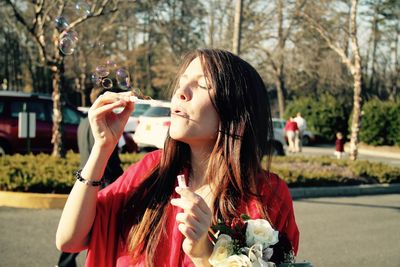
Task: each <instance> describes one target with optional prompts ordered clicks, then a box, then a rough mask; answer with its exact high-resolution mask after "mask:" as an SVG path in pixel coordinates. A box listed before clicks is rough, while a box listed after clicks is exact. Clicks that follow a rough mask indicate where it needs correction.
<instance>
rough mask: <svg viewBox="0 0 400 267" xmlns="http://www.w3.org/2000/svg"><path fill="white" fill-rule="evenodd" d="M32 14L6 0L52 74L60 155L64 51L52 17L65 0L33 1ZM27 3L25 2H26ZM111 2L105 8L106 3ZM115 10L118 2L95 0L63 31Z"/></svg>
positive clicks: (59, 12)
mask: <svg viewBox="0 0 400 267" xmlns="http://www.w3.org/2000/svg"><path fill="white" fill-rule="evenodd" d="M33 2H34V4H33V14H32V16H29V14H24V13H23V12H21V10H20V6H21V5H22V3H21V2H18V3H17V2H15V1H11V0H6V3H7V4H8V5H9V6H10V7H11V8H12V10H13V14H14V15H15V18H16V19H17V21H18V23H20V24H21V25H22V26H23V27H24V29H25V31H26V32H27V33H28V34H29V35H30V36H31V37H32V40H34V43H35V45H36V47H37V52H38V54H39V60H40V62H41V63H42V64H43V65H44V66H46V67H48V68H49V69H50V71H51V74H52V100H53V134H52V139H51V142H52V144H53V152H52V155H53V156H56V157H60V156H62V154H61V152H62V149H61V148H62V131H61V121H62V112H61V101H60V98H61V93H60V80H61V77H62V73H63V61H64V54H62V53H61V52H60V51H59V49H58V47H59V42H60V40H59V36H60V33H59V32H58V30H57V28H56V27H55V24H54V21H55V18H56V17H58V16H61V15H62V14H63V12H64V9H65V7H66V5H67V1H66V0H57V1H46V0H39V1H33ZM24 4H27V5H28V6H29V3H28V2H25V3H24ZM111 4H113V7H111V8H110V9H109V10H108V11H107V12H106V7H107V6H109V5H111ZM116 10H117V2H113V1H112V0H103V1H101V3H98V2H97V1H95V2H94V4H93V5H92V6H91V12H90V14H88V13H83V14H81V15H80V16H79V17H77V18H76V19H75V20H74V21H72V22H71V23H70V24H69V25H68V27H66V29H64V32H68V31H71V30H72V29H74V28H75V27H77V26H78V25H80V24H82V23H83V22H85V21H87V20H89V19H93V18H95V17H100V16H103V15H105V14H106V13H111V12H115V11H116Z"/></svg>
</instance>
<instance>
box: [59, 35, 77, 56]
mask: <svg viewBox="0 0 400 267" xmlns="http://www.w3.org/2000/svg"><path fill="white" fill-rule="evenodd" d="M75 46H76V43H75V41H73V40H71V38H68V37H64V38H61V40H60V44H59V48H60V51H61V52H62V53H63V54H64V55H72V53H74V51H75Z"/></svg>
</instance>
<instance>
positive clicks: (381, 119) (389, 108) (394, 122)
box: [360, 99, 400, 146]
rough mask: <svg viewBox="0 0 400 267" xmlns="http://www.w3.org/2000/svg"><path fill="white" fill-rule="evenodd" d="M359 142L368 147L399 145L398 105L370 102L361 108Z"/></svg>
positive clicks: (399, 115) (376, 101) (394, 103)
mask: <svg viewBox="0 0 400 267" xmlns="http://www.w3.org/2000/svg"><path fill="white" fill-rule="evenodd" d="M360 140H361V141H362V142H365V143H367V144H369V145H374V146H379V145H389V146H390V145H400V103H399V102H397V103H396V102H393V101H380V100H376V99H374V100H370V101H368V102H366V103H365V104H364V106H363V115H362V118H361V128H360Z"/></svg>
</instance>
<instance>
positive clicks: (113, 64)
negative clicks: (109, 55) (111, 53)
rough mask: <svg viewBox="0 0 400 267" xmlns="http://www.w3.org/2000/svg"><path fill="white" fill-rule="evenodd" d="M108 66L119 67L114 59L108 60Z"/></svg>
mask: <svg viewBox="0 0 400 267" xmlns="http://www.w3.org/2000/svg"><path fill="white" fill-rule="evenodd" d="M106 66H107V68H108V69H115V68H117V63H115V62H114V61H112V60H107V61H106Z"/></svg>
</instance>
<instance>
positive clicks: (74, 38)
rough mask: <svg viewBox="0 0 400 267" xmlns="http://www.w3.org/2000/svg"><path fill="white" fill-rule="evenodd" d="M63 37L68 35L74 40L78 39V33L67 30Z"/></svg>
mask: <svg viewBox="0 0 400 267" xmlns="http://www.w3.org/2000/svg"><path fill="white" fill-rule="evenodd" d="M63 37H68V38H70V39H71V40H73V41H75V42H76V41H78V33H77V32H76V31H74V30H70V31H67V32H66V33H65V34H64V35H63Z"/></svg>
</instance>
